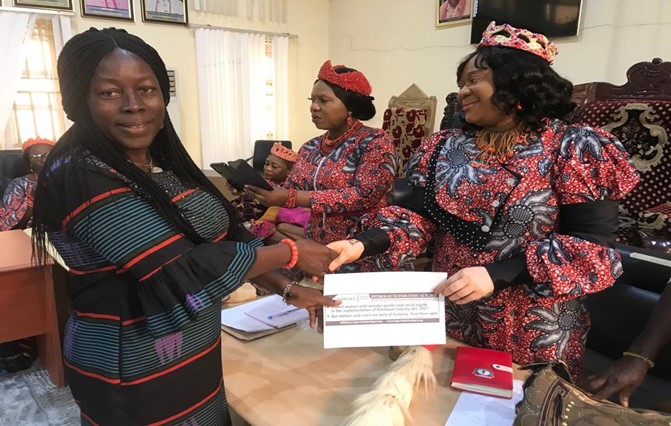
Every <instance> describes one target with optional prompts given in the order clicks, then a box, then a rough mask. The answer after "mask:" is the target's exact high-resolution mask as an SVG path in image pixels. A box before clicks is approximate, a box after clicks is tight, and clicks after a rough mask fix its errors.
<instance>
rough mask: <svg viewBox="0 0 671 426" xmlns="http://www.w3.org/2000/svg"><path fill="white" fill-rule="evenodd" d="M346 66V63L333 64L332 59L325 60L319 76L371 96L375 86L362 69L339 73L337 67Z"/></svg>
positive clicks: (347, 88)
mask: <svg viewBox="0 0 671 426" xmlns="http://www.w3.org/2000/svg"><path fill="white" fill-rule="evenodd" d="M340 68H345V66H344V65H336V66H335V67H334V66H333V65H331V61H326V62H324V65H322V67H321V68H320V69H319V74H318V75H317V78H318V79H320V80H324V81H328V82H329V83H332V84H335V85H336V86H340V87H342V88H343V89H345V90H349V91H350V92H354V93H359V94H361V95H364V96H370V94H371V92H372V91H373V88H372V87H371V86H370V83H369V82H368V80H367V79H366V76H364V75H363V73H362V72H361V71H351V72H344V73H342V74H338V73H337V72H336V70H337V69H340Z"/></svg>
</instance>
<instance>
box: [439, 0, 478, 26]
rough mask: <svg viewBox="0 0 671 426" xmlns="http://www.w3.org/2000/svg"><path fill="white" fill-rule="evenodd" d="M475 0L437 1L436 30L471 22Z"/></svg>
mask: <svg viewBox="0 0 671 426" xmlns="http://www.w3.org/2000/svg"><path fill="white" fill-rule="evenodd" d="M472 16H473V0H436V28H447V27H451V26H454V25H462V24H467V23H469V22H471V18H472Z"/></svg>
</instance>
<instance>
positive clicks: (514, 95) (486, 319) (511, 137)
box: [329, 22, 638, 376]
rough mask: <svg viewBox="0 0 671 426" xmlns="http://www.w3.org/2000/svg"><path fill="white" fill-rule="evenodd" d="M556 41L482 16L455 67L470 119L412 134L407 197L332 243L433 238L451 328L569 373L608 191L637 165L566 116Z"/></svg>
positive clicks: (395, 243)
mask: <svg viewBox="0 0 671 426" xmlns="http://www.w3.org/2000/svg"><path fill="white" fill-rule="evenodd" d="M556 53H557V47H556V46H555V44H554V43H552V42H550V41H548V39H547V38H546V37H545V36H544V35H542V34H534V33H532V32H530V31H528V30H524V29H518V28H514V27H511V26H510V25H507V24H503V25H496V24H495V23H494V22H492V23H491V24H490V25H489V27H487V29H486V30H485V32H484V33H483V37H482V41H481V42H480V44H479V45H478V47H477V49H476V50H475V51H474V52H473V53H471V54H470V55H468V56H467V57H466V58H465V59H464V60H463V61H462V62H461V63H460V64H459V66H458V68H457V82H458V85H459V93H458V102H459V103H460V105H461V107H462V109H463V114H464V117H463V119H464V121H465V123H466V125H465V126H464V127H463V128H462V129H448V130H443V131H440V132H438V133H436V134H434V135H432V136H430V137H429V138H427V139H426V140H425V141H424V143H423V144H422V146H420V148H419V149H418V150H417V152H416V153H415V156H414V157H413V158H412V159H411V160H410V161H409V162H408V164H407V166H406V167H407V169H406V175H407V178H408V180H409V182H410V184H411V185H412V187H413V193H412V197H410V200H409V201H408V202H407V203H406V204H405V205H403V206H391V207H387V208H384V209H381V210H379V211H377V212H376V214H371V215H369V216H368V217H367V218H364V219H363V220H362V225H363V226H364V227H365V229H368V230H367V231H365V232H364V233H362V234H360V235H358V236H356V237H355V239H353V240H351V241H341V242H337V243H334V244H330V245H329V246H330V247H331V248H333V249H335V250H337V251H339V252H341V255H340V257H339V259H337V260H336V261H335V262H334V263H332V265H331V267H332V268H335V267H337V266H339V264H340V263H342V262H348V261H352V260H356V259H358V258H359V257H361V256H367V255H376V256H378V257H382V258H385V259H386V260H384V262H389V263H391V264H396V263H398V262H401V261H407V260H408V259H412V257H413V256H416V255H417V254H418V253H421V252H422V251H423V250H425V248H426V246H427V244H428V243H429V242H431V241H434V242H435V246H434V252H435V255H434V258H433V270H434V271H444V272H447V273H448V274H449V276H448V278H447V279H446V280H445V281H443V282H442V283H441V284H439V285H438V286H437V287H436V289H435V292H436V293H442V294H443V295H444V296H445V299H446V327H447V333H448V334H449V335H450V337H453V338H456V339H458V340H462V341H464V342H466V343H468V344H470V345H473V346H479V347H485V348H491V349H497V350H502V351H506V352H509V353H511V354H512V356H513V360H514V361H515V362H517V363H521V364H525V363H530V362H538V361H552V360H557V359H561V360H563V361H565V362H566V363H567V364H568V365H569V367H570V369H571V372H572V373H573V374H574V375H576V376H578V375H579V374H580V370H581V367H582V356H583V351H584V342H585V337H586V333H587V330H588V329H589V315H588V312H587V310H586V309H585V307H584V305H583V302H582V299H583V297H584V296H586V295H588V294H590V293H595V292H598V291H601V290H603V289H605V288H608V287H609V286H611V285H612V284H613V282H614V281H615V279H616V278H617V277H618V276H619V275H620V274H621V272H622V266H621V264H620V257H619V255H618V254H617V252H616V251H615V250H614V249H612V248H611V243H612V242H613V241H614V237H615V232H616V231H617V224H618V200H620V199H622V198H623V197H624V196H625V195H626V194H627V193H628V192H629V191H630V190H631V189H632V188H633V187H634V186H635V185H636V183H637V182H638V176H637V175H636V172H635V170H634V168H633V167H632V166H631V164H630V163H629V162H628V156H627V153H626V151H625V150H624V148H623V146H622V144H620V142H619V141H618V140H617V139H616V138H615V137H614V136H613V135H611V134H609V133H607V132H605V131H603V130H601V129H594V128H590V127H587V126H584V125H575V124H573V125H572V124H567V123H566V122H565V121H563V118H565V117H566V116H567V115H568V114H569V113H570V112H571V111H572V110H573V108H574V103H573V102H571V93H572V90H573V85H572V84H571V83H570V82H569V81H567V80H565V79H563V78H562V77H560V76H559V75H558V74H557V73H556V72H555V71H554V70H553V69H552V68H551V67H550V64H551V62H552V60H553V59H554V57H555V55H556ZM381 261H382V260H381Z"/></svg>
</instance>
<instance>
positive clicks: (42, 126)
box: [5, 19, 65, 148]
mask: <svg viewBox="0 0 671 426" xmlns="http://www.w3.org/2000/svg"><path fill="white" fill-rule="evenodd" d="M24 48H25V49H27V50H26V52H25V53H26V55H25V58H26V59H25V61H24V66H23V71H22V73H21V81H20V82H19V85H18V88H17V92H16V97H15V98H14V106H13V107H12V111H11V113H10V116H9V120H8V122H7V128H6V129H5V140H6V145H7V146H6V148H20V147H21V143H22V142H23V141H25V140H26V139H28V138H32V137H36V136H40V137H43V138H48V139H53V140H56V139H58V138H59V137H60V136H61V135H62V134H63V132H64V131H65V117H64V114H63V110H62V109H61V97H60V91H59V87H58V77H57V75H56V47H55V43H54V30H53V25H52V21H51V20H50V19H37V20H36V21H35V27H34V29H33V34H32V39H31V40H30V41H29V42H27V43H26V44H25V46H24Z"/></svg>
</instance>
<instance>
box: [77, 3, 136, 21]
mask: <svg viewBox="0 0 671 426" xmlns="http://www.w3.org/2000/svg"><path fill="white" fill-rule="evenodd" d="M81 1H82V16H94V17H101V18H115V19H125V20H128V21H132V20H133V2H132V0H81Z"/></svg>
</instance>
